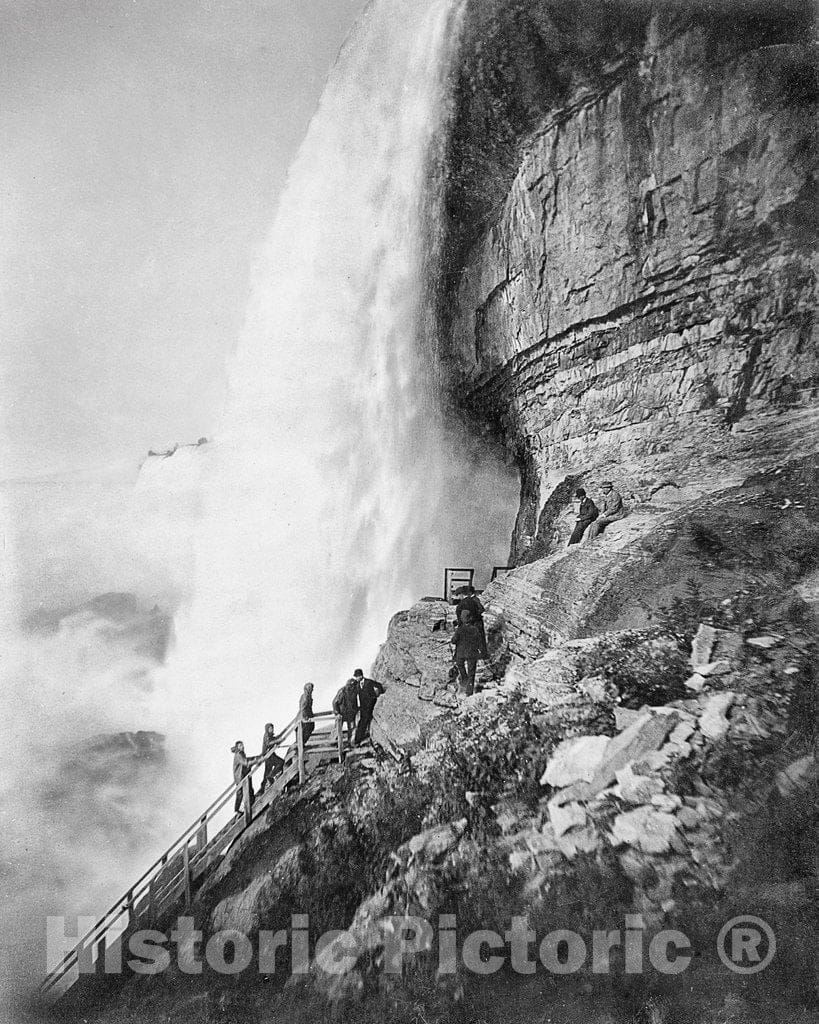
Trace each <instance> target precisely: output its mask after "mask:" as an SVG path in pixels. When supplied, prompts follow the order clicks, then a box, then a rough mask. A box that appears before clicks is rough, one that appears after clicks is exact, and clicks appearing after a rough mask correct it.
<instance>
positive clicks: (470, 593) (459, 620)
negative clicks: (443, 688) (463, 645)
mask: <svg viewBox="0 0 819 1024" xmlns="http://www.w3.org/2000/svg"><path fill="white" fill-rule="evenodd" d="M458 589H459V591H460V590H463V592H464V596H463V597H462V598H461V599H460V601H459V602H458V603H457V604H456V605H455V620H456V625H458V626H460V625H462V624H463V621H464V619H463V613H464V612H469V616H470V618H471V619H472V625H473V626H476V627H477V629H478V632H479V633H480V634H481V645H480V653H479V657H480V658H483V659H484V661H485V660H486V659H487V658H488V657H489V651H488V650H487V648H486V627H485V626H484V624H483V613H484V612H485V611H486V609H485V608H484V606H483V605H482V604H481V602H480V601H479V600H478V595H477V594H476V593H475V588H474V587H473V586H472V585H471V584H470V585H469V586H466V587H462V588H461V587H459V588H458Z"/></svg>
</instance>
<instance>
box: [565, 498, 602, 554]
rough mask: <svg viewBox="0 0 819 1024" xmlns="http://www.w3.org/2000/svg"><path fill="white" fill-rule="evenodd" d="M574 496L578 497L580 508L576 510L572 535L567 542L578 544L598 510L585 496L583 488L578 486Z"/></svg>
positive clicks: (598, 513)
mask: <svg viewBox="0 0 819 1024" xmlns="http://www.w3.org/2000/svg"><path fill="white" fill-rule="evenodd" d="M574 496H575V497H576V498H580V508H579V509H578V512H577V522H576V523H575V526H574V529H573V530H572V535H571V537H569V544H579V543H580V541H581V540H582V539H583V534H584V533H585V532H586V530H587V529H588V527H589V526H591V524H592V523H593V522H594V521H595V519H597V517H598V516H599V515H600V512H599V510H598V508H597V506H596V505H595V503H594V502H593V501H592V500H591V498H589V497H587V495H586V492H585V490H584V489H583V488H582V487H578V488H577V490H576V491H575V492H574Z"/></svg>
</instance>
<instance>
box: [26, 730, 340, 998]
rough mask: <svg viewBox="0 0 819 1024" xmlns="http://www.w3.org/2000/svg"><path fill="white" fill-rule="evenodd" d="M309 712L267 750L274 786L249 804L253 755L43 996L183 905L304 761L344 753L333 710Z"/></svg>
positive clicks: (298, 778)
mask: <svg viewBox="0 0 819 1024" xmlns="http://www.w3.org/2000/svg"><path fill="white" fill-rule="evenodd" d="M313 718H314V720H316V729H315V731H314V732H313V734H312V736H310V738H309V740H308V742H307V743H306V744H305V743H304V740H303V736H302V723H301V722H300V721H299V719H298V717H296V718H294V719H293V721H292V722H290V723H289V724H288V725H287V726H286V727H285V728H284V730H283V731H282V732H281V733H279V734H278V736H277V737H276V745H275V746H274V747H273V749H272V750H271V751H270V752H269V753H268V755H267V757H270V756H272V755H273V754H274V753H276V751H280V750H282V749H284V750H285V754H284V767H283V769H282V771H281V773H280V774H279V775H277V776H276V778H275V779H274V780H273V783H272V785H269V786H268V787H267V788H266V789H265V791H264V793H263V794H258V793H257V794H256V798H255V799H254V800H253V802H252V803H251V801H250V799H249V796H250V783H251V779H252V778H253V776H258V779H257V781H258V783H261V779H262V777H263V774H264V760H262V759H261V758H259V759H258V761H256V763H255V764H254V765H253V766H252V768H251V771H250V774H249V775H247V776H246V777H245V778H244V779H243V781H242V782H241V783H239V784H238V785H237V784H233V785H231V786H229V787H228V788H227V789H226V790H224V792H222V793H220V794H219V796H218V797H217V798H216V799H215V800H214V801H213V802H212V803H211V804H210V806H209V807H207V808H206V809H205V810H204V811H203V812H202V814H201V815H200V816H199V817H198V818H197V819H196V821H194V822H192V823H191V824H190V825H189V826H188V827H187V828H186V829H185V831H184V832H183V833H182V834H181V835H180V836H179V837H178V838H177V839H176V840H175V841H174V842H173V843H171V845H170V846H169V847H168V849H167V850H165V852H164V853H162V854H161V855H160V856H159V857H158V858H157V859H156V860H155V861H154V863H153V864H152V865H151V866H150V867H149V868H148V869H147V871H145V872H144V873H143V874H142V875H141V876H140V877H139V878H138V879H137V880H136V882H134V884H133V885H132V886H131V887H130V888H129V889H128V891H127V892H125V893H124V894H123V896H122V898H121V899H119V900H117V902H116V903H114V905H113V906H112V907H111V908H110V909H109V910H108V911H107V912H106V913H105V914H103V916H102V917H101V918H100V919H99V921H97V923H96V924H95V925H94V927H93V928H91V929H90V931H88V932H87V933H86V934H85V935H84V936H83V937H82V938H81V939H80V941H79V942H78V943H77V945H76V946H75V947H74V949H73V950H71V951H70V952H69V953H67V954H66V956H65V957H64V958H63V959H62V961H61V962H60V963H59V964H58V965H57V966H56V967H55V968H54V969H53V970H52V971H50V972H49V974H48V975H47V976H46V978H45V980H44V981H43V982H42V984H41V985H40V988H39V994H40V996H41V998H42V999H44V1000H45V1001H47V1002H55V1001H56V1000H58V999H60V998H61V996H63V995H65V993H66V992H68V990H69V989H70V988H71V987H72V986H73V985H74V984H76V982H77V981H78V980H79V978H80V977H81V976H82V975H89V974H94V975H98V974H102V973H104V967H105V960H106V951H107V950H111V951H112V952H117V953H118V952H119V951H118V950H115V946H116V945H119V946H120V947H121V945H122V943H123V941H124V939H125V938H126V937H127V936H128V935H129V934H130V933H131V932H133V931H135V930H136V929H138V928H147V927H150V926H152V925H154V924H156V923H158V922H159V921H160V920H161V919H162V918H163V917H164V916H165V915H166V914H167V913H168V912H169V911H171V910H173V908H174V907H176V906H178V905H180V904H183V905H184V906H186V907H187V906H189V905H190V902H191V899H192V896H193V893H194V891H195V889H196V888H197V887H198V884H199V883H201V881H202V880H203V878H204V876H205V875H206V874H207V873H208V872H209V870H210V869H211V868H212V867H213V866H214V865H215V864H217V863H219V861H221V859H222V857H223V856H224V855H225V853H227V851H228V850H229V849H230V847H231V845H232V844H233V843H234V842H235V841H236V839H237V838H238V837H239V836H240V835H241V834H242V833H243V832H244V830H245V829H246V828H247V827H248V825H250V824H251V822H253V821H255V820H257V819H258V818H259V817H260V816H261V814H262V813H263V812H264V811H265V810H267V808H268V807H269V806H270V805H271V804H272V803H273V802H274V800H275V799H276V797H277V796H278V795H279V794H280V793H282V792H284V790H285V789H287V787H288V786H291V785H295V784H298V785H302V784H303V783H304V781H305V779H306V778H307V770H308V767H310V766H312V765H314V764H318V763H320V762H321V761H322V760H327V759H328V758H332V759H333V760H338V762H339V763H341V762H342V761H343V760H344V743H343V737H342V726H341V720H340V719H337V718H336V717H335V715H334V714H333V712H332V711H320V712H318V713H317V714H315V715H314V716H313ZM322 720H329V721H328V722H327V725H326V726H325V727H324V728H321V727H319V723H320V722H321V721H322ZM239 789H242V790H243V798H242V810H241V811H240V812H239V813H238V814H235V813H233V801H234V800H235V799H236V793H237V790H239ZM256 789H258V785H257V786H256ZM214 829H215V831H214Z"/></svg>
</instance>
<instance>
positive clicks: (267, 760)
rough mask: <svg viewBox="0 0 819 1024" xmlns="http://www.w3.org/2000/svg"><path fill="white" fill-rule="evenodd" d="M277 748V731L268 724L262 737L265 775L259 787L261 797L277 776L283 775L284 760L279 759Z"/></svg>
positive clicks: (271, 724)
mask: <svg viewBox="0 0 819 1024" xmlns="http://www.w3.org/2000/svg"><path fill="white" fill-rule="evenodd" d="M275 747H276V730H275V729H274V728H273V723H272V722H268V723H267V725H266V726H265V727H264V736H263V737H262V758H264V775H263V777H262V784H261V786H259V796H261V795H262V793H264V791H265V787H266V786H267V785H268V783H272V782H273V780H274V779H275V778H276V776H277V775H279V774H280V773H281V770H282V769H283V768H284V760H283V758H281V757H279V755H278V754H276V753H274V750H275Z"/></svg>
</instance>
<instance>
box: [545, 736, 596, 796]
mask: <svg viewBox="0 0 819 1024" xmlns="http://www.w3.org/2000/svg"><path fill="white" fill-rule="evenodd" d="M608 745H609V738H608V736H576V737H574V738H573V739H569V740H563V741H562V742H561V743H558V745H557V746H556V747H555V749H554V750H553V751H552V756H551V757H550V758H549V761H548V763H547V765H546V771H545V772H544V773H543V776H542V778H541V780H540V784H541V786H546V785H548V786H554V787H558V786H569V785H571V784H572V783H573V782H578V781H583V782H591V780H592V779H593V778H594V775H595V772H596V771H597V770H598V768H599V767H600V763H601V761H602V759H603V755H604V753H605V751H606V748H607V747H608Z"/></svg>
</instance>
